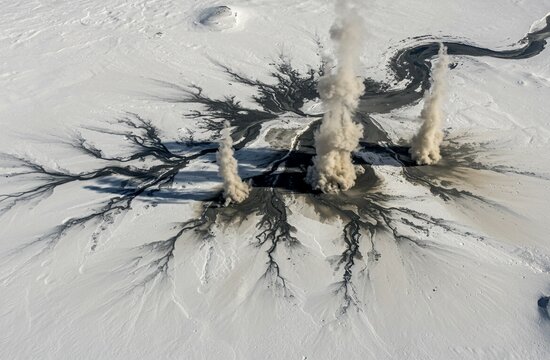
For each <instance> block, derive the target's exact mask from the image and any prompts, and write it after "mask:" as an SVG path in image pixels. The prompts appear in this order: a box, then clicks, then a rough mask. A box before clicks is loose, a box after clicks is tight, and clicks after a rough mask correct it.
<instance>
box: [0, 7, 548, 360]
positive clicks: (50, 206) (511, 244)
mask: <svg viewBox="0 0 550 360" xmlns="http://www.w3.org/2000/svg"><path fill="white" fill-rule="evenodd" d="M219 5H228V6H229V7H230V8H231V9H232V10H233V11H234V12H236V14H237V16H236V19H237V20H236V22H235V24H234V26H228V27H227V28H225V27H224V28H223V29H217V30H220V31H204V30H205V29H204V28H203V27H201V26H197V21H199V19H200V16H201V14H203V13H204V10H205V9H207V8H211V7H214V6H219ZM549 10H550V0H537V1H533V0H531V1H527V0H486V1H479V0H463V1H456V0H453V1H451V0H431V1H415V2H412V1H409V0H395V1H391V2H388V1H384V0H372V1H366V2H365V9H364V11H363V16H364V17H365V19H366V23H367V29H368V30H367V31H368V33H367V34H366V36H365V37H366V39H367V40H366V44H365V46H364V48H365V50H364V53H363V59H362V60H363V64H364V67H363V69H362V72H363V74H364V75H365V76H370V77H373V78H375V79H386V78H387V77H388V72H387V68H386V65H387V63H388V61H389V59H390V57H391V56H392V55H393V53H394V51H395V50H397V49H399V48H401V47H402V46H404V44H403V43H400V41H401V40H404V39H408V38H411V37H414V36H420V35H426V34H428V35H433V36H436V37H437V36H452V37H453V38H458V39H462V40H464V41H467V42H472V43H476V44H479V45H481V46H485V47H490V48H494V49H504V48H508V47H511V46H518V45H517V44H516V42H517V41H518V40H520V39H521V38H523V36H524V35H525V34H526V32H527V31H529V29H530V28H531V27H532V26H534V27H535V28H537V27H540V21H539V20H540V19H542V18H543V17H544V16H545V15H546V14H547V13H548V12H549ZM333 18H334V9H333V3H332V2H330V1H321V0H306V1H296V0H279V1H274V0H271V1H268V0H250V1H245V0H235V1H233V2H231V3H230V4H225V3H221V2H218V1H206V0H205V1H191V0H178V1H175V0H164V1H160V0H131V1H122V0H109V1H106V0H94V1H91V0H74V1H68V0H60V1H46V2H44V1H36V0H28V1H4V2H3V4H2V11H1V12H0V121H1V127H2V131H0V152H3V153H9V154H17V155H21V156H25V157H27V158H30V159H33V160H35V161H37V162H39V163H41V164H44V165H45V166H47V167H48V168H52V169H55V168H62V169H70V170H71V171H74V172H77V171H80V170H83V169H90V168H94V166H95V165H97V164H94V163H93V162H91V161H90V160H89V159H88V158H87V157H84V156H82V155H80V154H79V153H78V152H76V151H74V150H72V149H71V148H70V147H68V146H67V145H66V144H64V141H65V140H66V139H68V138H69V137H70V136H71V135H72V134H73V133H74V132H75V131H85V130H82V129H85V128H90V127H104V126H105V124H106V123H108V122H109V121H113V120H114V119H117V118H119V117H120V116H121V114H124V113H125V112H133V113H137V114H139V115H141V116H143V117H144V118H147V119H150V120H151V121H153V122H154V123H155V124H156V125H157V126H158V127H159V128H161V129H162V130H163V134H162V135H163V137H165V138H168V139H174V140H176V139H179V138H181V137H182V136H185V135H186V134H187V133H188V132H187V131H188V130H190V131H192V132H193V131H195V132H196V137H197V138H198V139H199V138H201V137H202V138H204V139H207V138H210V137H212V136H213V134H208V133H202V132H200V131H198V130H197V129H196V124H195V123H194V122H193V120H192V119H190V118H186V117H183V114H184V113H188V112H189V111H190V110H192V109H190V108H189V105H187V104H181V103H172V102H166V101H162V98H163V97H166V96H167V97H170V96H171V95H172V93H171V92H173V91H175V90H174V89H173V88H170V87H169V86H165V85H163V84H166V83H171V84H177V85H180V86H185V85H187V84H193V83H194V84H197V85H200V86H201V87H203V88H204V89H205V92H208V94H209V95H210V96H212V97H215V98H221V97H223V96H225V95H236V96H238V98H239V99H242V100H243V101H246V99H249V101H250V102H252V101H251V100H250V99H251V96H252V95H254V93H253V90H252V89H251V88H248V87H245V86H241V85H237V84H233V85H230V84H229V83H230V80H229V79H228V78H227V76H226V75H225V74H224V73H223V72H222V71H220V68H219V67H218V66H216V65H215V63H216V62H220V63H222V64H225V65H228V66H230V67H232V68H234V69H237V70H238V71H240V72H242V73H245V74H250V75H251V76H253V77H258V78H261V79H268V75H269V72H270V70H271V68H270V67H269V65H268V64H269V63H271V62H272V61H273V59H276V58H277V56H278V54H279V53H280V52H281V51H282V52H284V54H285V55H286V56H287V57H289V58H291V59H292V61H293V64H294V65H295V66H297V67H299V68H303V69H305V68H306V66H307V65H312V66H317V65H318V63H319V56H318V55H317V51H318V48H317V45H316V43H315V37H316V34H319V36H320V38H321V40H322V42H323V43H324V44H327V45H328V44H329V42H328V40H327V34H328V29H329V27H330V25H331V23H332V21H333ZM452 61H455V62H457V63H458V66H457V67H456V68H455V69H453V70H452V71H451V72H450V84H449V102H448V104H447V105H446V109H445V110H446V113H447V114H449V118H448V120H447V122H446V124H445V132H446V133H447V134H448V135H449V136H451V137H453V138H454V139H457V141H459V142H460V141H463V142H465V143H467V144H469V145H474V146H476V145H478V146H479V151H476V152H474V154H473V155H474V156H475V158H476V159H477V160H478V161H480V162H483V163H488V164H492V165H502V166H505V167H514V168H515V169H520V170H521V171H527V172H533V173H536V174H539V175H540V176H539V177H529V176H524V175H519V174H514V173H507V174H486V176H480V177H479V178H476V176H477V175H479V172H476V173H475V174H474V173H468V172H465V173H464V174H463V177H464V183H463V184H460V186H462V187H463V188H464V189H465V190H468V191H471V192H473V193H475V194H480V195H483V196H485V197H487V198H489V199H491V201H493V202H494V203H495V204H498V206H496V205H495V206H486V207H483V206H480V205H479V204H476V203H474V204H471V206H468V204H466V205H465V204H464V203H454V202H448V203H444V202H443V201H441V199H438V198H436V197H434V196H432V195H431V194H430V193H429V192H428V191H426V189H424V188H422V187H419V186H414V185H411V184H408V183H407V182H405V181H404V180H403V178H402V175H401V174H400V171H399V168H396V167H391V166H378V167H377V168H376V173H377V175H378V176H380V177H381V178H382V179H383V185H382V186H383V190H384V192H386V193H388V194H400V195H406V196H407V199H408V200H406V201H405V200H400V202H401V203H399V204H396V206H398V205H399V206H407V207H410V208H413V209H417V210H419V211H422V212H425V213H429V214H432V215H433V216H436V217H438V218H445V219H448V220H449V221H451V222H453V223H454V224H455V225H456V226H457V227H459V228H461V229H465V231H470V232H471V233H472V234H477V235H480V236H482V237H483V239H485V240H484V241H479V240H478V238H477V237H474V236H472V237H471V238H467V237H466V238H465V237H459V236H457V235H455V234H452V233H447V232H444V231H441V230H438V229H434V231H433V232H431V233H430V234H429V235H428V236H427V237H426V239H424V240H426V241H431V242H433V243H435V244H437V246H435V247H432V248H427V249H424V250H422V249H419V248H418V247H415V246H413V245H410V246H401V247H397V246H396V244H395V240H394V239H393V238H392V237H391V236H390V235H389V234H383V233H381V234H380V235H379V236H378V237H377V239H376V242H377V250H378V251H379V252H380V253H381V254H382V257H381V258H380V260H379V261H378V262H376V265H375V266H373V267H370V268H369V269H368V271H363V270H364V269H365V261H366V259H365V260H364V261H357V263H356V265H355V269H354V274H355V278H354V282H355V283H354V284H355V286H356V289H357V299H358V303H357V304H356V306H354V307H353V308H352V309H349V310H348V311H347V313H346V314H345V315H340V316H339V314H340V312H339V307H340V306H341V300H342V299H341V297H338V296H336V295H335V294H333V292H332V291H331V286H333V284H335V283H336V282H338V281H340V280H341V278H342V272H341V271H337V270H336V269H335V268H334V266H333V265H331V263H330V262H329V261H328V259H330V258H331V257H333V256H336V255H339V254H341V252H342V251H343V248H344V247H343V244H342V243H341V231H342V224H341V223H338V222H335V223H323V222H322V221H320V220H319V219H318V217H317V216H316V214H315V213H314V211H313V210H312V209H311V208H310V207H309V206H308V205H307V204H304V203H302V202H301V201H300V198H296V199H288V203H287V206H288V207H289V208H290V209H291V211H292V215H291V216H290V218H289V222H290V223H291V224H292V225H294V226H295V228H296V229H297V233H296V237H298V238H299V240H300V241H301V242H302V244H303V245H304V246H303V247H302V248H300V249H299V250H298V251H295V250H291V249H287V248H285V247H280V248H279V250H278V252H277V254H276V255H277V256H278V258H280V259H282V260H281V262H280V264H281V268H282V270H283V271H285V276H286V278H287V280H288V284H287V285H288V287H289V291H292V296H285V295H288V294H285V293H280V292H278V291H276V290H274V289H272V288H268V287H267V286H265V284H264V283H263V282H262V281H261V279H260V277H261V276H262V274H263V271H264V270H265V262H266V258H265V249H262V248H258V247H256V246H254V245H253V239H254V236H255V232H256V231H257V230H256V227H255V222H254V220H255V219H254V216H251V218H250V219H249V220H248V221H245V222H243V223H242V224H240V225H239V226H237V225H235V226H233V227H228V228H225V229H224V228H214V229H211V231H212V233H213V234H214V236H213V237H212V238H210V239H209V240H208V241H207V242H204V241H202V242H201V241H197V239H194V238H193V237H191V236H186V237H183V238H181V239H179V240H178V242H177V245H176V248H175V252H174V254H173V259H172V260H171V268H170V272H169V276H166V277H160V276H159V277H156V278H153V279H147V278H146V275H147V271H148V269H147V268H141V267H139V266H137V267H135V266H134V267H133V265H135V264H136V261H138V260H136V259H140V260H139V261H141V260H142V261H143V262H145V260H146V259H145V258H146V257H147V256H149V255H150V254H147V253H143V252H140V251H138V250H136V249H139V246H141V245H143V244H146V243H152V242H155V241H159V240H163V239H166V238H168V237H170V236H172V235H173V233H174V231H173V229H172V225H173V224H175V223H177V222H181V221H185V220H188V219H189V218H191V217H193V216H195V211H196V209H197V205H198V204H197V202H196V201H193V200H190V199H191V198H192V197H188V200H182V201H174V202H166V203H160V204H159V205H158V206H151V205H150V202H149V201H148V200H147V199H142V200H138V201H137V202H135V203H134V204H133V206H132V209H131V210H130V211H128V212H127V213H125V214H121V215H120V216H118V217H114V219H112V220H111V219H106V222H107V223H104V224H96V225H93V226H89V227H84V228H79V229H78V230H75V231H71V232H69V233H67V234H65V235H64V236H63V238H62V239H61V240H60V241H59V242H58V243H57V244H56V245H55V246H53V247H52V248H50V249H46V251H44V252H40V253H39V255H37V256H34V255H35V254H37V253H38V252H37V251H38V250H37V249H36V247H31V248H30V250H29V249H28V248H26V250H21V246H23V245H25V244H28V243H31V242H32V241H33V240H35V239H37V238H39V237H40V236H41V235H43V234H46V233H48V232H49V231H51V229H53V228H54V227H55V226H57V225H59V224H62V223H63V221H64V220H67V219H69V218H71V217H72V216H75V215H83V214H86V213H87V212H89V211H90V209H93V208H94V207H96V206H98V205H100V204H101V203H102V202H103V201H105V199H107V198H108V197H109V196H110V195H111V194H109V193H101V192H94V191H92V190H89V189H87V188H85V187H84V184H80V183H72V184H70V185H67V186H62V187H59V188H57V189H56V190H55V191H54V192H53V193H52V194H51V195H50V196H49V197H48V198H46V199H44V200H43V201H41V202H33V203H30V204H20V205H18V206H16V207H14V208H12V209H10V210H9V211H7V212H5V213H3V214H2V216H1V217H0V330H1V331H0V359H10V360H11V359H548V358H550V320H549V319H548V316H547V315H546V317H545V314H544V311H543V309H540V308H539V307H538V306H537V301H538V299H539V298H540V297H542V296H550V236H549V234H550V221H549V220H550V215H549V214H550V181H548V179H549V178H550V115H549V114H550V101H549V99H550V49H545V50H544V51H543V52H542V53H541V54H540V55H538V56H536V57H534V58H531V59H527V60H521V61H512V60H499V59H492V58H470V57H459V58H454V59H452ZM313 107H315V104H314V105H313ZM420 108H421V104H417V105H415V106H413V107H410V108H405V109H401V110H399V111H396V112H394V113H392V114H385V115H375V116H374V117H375V119H376V120H377V121H378V122H379V123H380V124H381V126H382V127H383V128H384V129H386V130H387V131H388V132H390V133H391V134H395V136H396V138H395V140H396V141H397V140H399V138H400V137H403V134H408V135H410V136H412V134H414V132H415V131H416V129H417V128H418V126H419V125H420V124H419V122H418V120H415V119H416V117H417V115H418V113H419V111H420ZM310 110H311V111H312V112H315V111H316V110H315V109H314V108H312V109H310ZM317 111H318V110H317ZM286 124H287V125H285V126H286V127H288V128H292V129H296V132H299V131H300V129H301V128H303V127H305V126H306V125H307V124H305V123H303V121H302V122H300V120H299V119H298V120H296V119H294V118H292V116H290V115H289V116H288V119H287V121H286ZM270 126H275V125H274V124H271V125H270V124H268V125H266V126H265V127H264V129H263V131H264V133H265V132H266V131H267V130H268V129H269V127H270ZM94 134H95V133H94V132H93V131H89V134H88V133H87V135H88V138H92V139H93V136H96V139H95V141H96V142H97V143H101V144H102V148H103V149H106V151H108V150H109V146H110V147H111V149H110V150H112V151H113V153H116V152H117V151H118V150H120V149H119V148H118V147H119V146H120V145H119V144H118V143H117V142H113V143H112V144H110V143H109V139H110V138H109V137H102V136H100V135H98V134H95V135H94ZM261 141H262V140H259V141H258V142H257V143H256V144H252V146H258V147H261V146H263V145H262V144H261V143H260V142H261ZM237 156H238V152H237ZM209 160H210V161H204V159H203V160H200V161H197V162H196V163H193V164H191V165H190V167H189V168H188V169H186V170H185V171H192V170H211V171H212V172H214V173H215V171H216V168H215V164H213V163H212V161H213V160H214V156H211V157H210V158H209ZM1 170H2V174H3V175H5V174H8V173H9V172H11V171H13V169H11V168H10V167H9V164H4V161H3V162H2V168H1ZM185 171H184V172H183V173H182V174H180V176H178V182H177V183H176V184H174V186H175V187H180V188H181V189H184V190H185V192H188V193H190V194H193V193H194V192H198V191H212V192H215V191H219V190H220V186H221V179H219V178H218V177H216V176H213V177H212V178H211V179H201V181H200V182H198V183H197V184H195V183H193V179H192V178H189V177H186V175H185ZM242 171H243V175H244V176H248V175H250V174H254V173H255V172H257V170H255V169H254V168H243V169H242ZM19 185H21V184H17V183H13V182H11V181H9V180H8V178H5V179H3V180H2V182H1V183H0V190H1V191H0V193H2V194H6V193H11V192H13V191H16V190H17V189H18V186H19ZM101 227H104V228H105V230H103V231H100V228H101ZM94 234H95V235H94ZM92 238H94V239H95V240H93V241H95V242H96V246H95V248H94V251H91V250H90V249H91V242H92ZM369 244H370V243H369V241H368V239H367V237H366V236H363V237H362V240H361V246H362V247H363V248H364V250H363V254H364V255H365V257H366V254H367V252H368V248H369V246H370V245H369ZM287 258H289V259H291V260H284V259H287ZM144 259H145V260H144ZM139 261H138V262H139ZM340 270H341V269H340Z"/></svg>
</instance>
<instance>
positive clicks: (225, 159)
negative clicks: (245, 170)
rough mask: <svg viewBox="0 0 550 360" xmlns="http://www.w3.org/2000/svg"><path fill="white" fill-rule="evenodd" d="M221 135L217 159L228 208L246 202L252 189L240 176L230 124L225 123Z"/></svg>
mask: <svg viewBox="0 0 550 360" xmlns="http://www.w3.org/2000/svg"><path fill="white" fill-rule="evenodd" d="M221 135H222V138H221V141H220V147H219V149H218V153H217V154H216V159H217V161H218V166H219V173H220V176H221V177H222V178H223V196H224V198H225V205H226V206H227V205H229V204H230V203H232V202H233V203H241V202H243V201H244V200H246V198H248V194H249V193H250V187H249V186H248V184H246V183H245V182H243V181H242V179H241V178H240V176H239V172H238V164H237V159H235V156H234V151H233V139H232V138H231V131H230V129H229V122H227V121H226V122H225V123H224V128H223V130H222V132H221Z"/></svg>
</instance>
